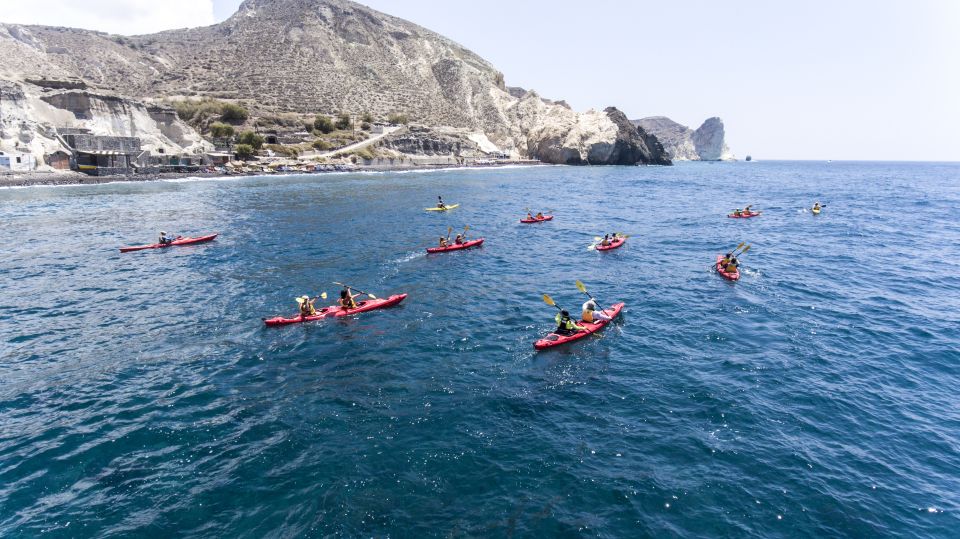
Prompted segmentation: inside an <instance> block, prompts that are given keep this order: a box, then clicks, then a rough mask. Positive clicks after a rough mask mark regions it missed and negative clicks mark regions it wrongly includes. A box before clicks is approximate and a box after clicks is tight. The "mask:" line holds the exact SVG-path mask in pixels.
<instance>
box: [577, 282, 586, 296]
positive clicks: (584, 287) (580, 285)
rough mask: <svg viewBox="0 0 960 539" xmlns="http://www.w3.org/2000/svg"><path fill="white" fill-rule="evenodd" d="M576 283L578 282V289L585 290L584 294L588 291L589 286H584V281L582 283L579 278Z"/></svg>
mask: <svg viewBox="0 0 960 539" xmlns="http://www.w3.org/2000/svg"><path fill="white" fill-rule="evenodd" d="M576 284H577V290H579V291H581V292H583V293H584V294H586V293H587V287H586V286H583V283H582V282H581V281H580V280H579V279H577V283H576Z"/></svg>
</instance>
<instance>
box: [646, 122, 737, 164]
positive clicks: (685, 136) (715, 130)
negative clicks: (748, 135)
mask: <svg viewBox="0 0 960 539" xmlns="http://www.w3.org/2000/svg"><path fill="white" fill-rule="evenodd" d="M633 124H634V125H636V126H638V127H639V128H641V129H644V130H645V131H647V132H649V133H651V134H653V135H655V136H656V138H657V139H658V140H659V141H660V142H661V143H662V144H663V147H664V149H665V150H666V151H667V153H668V154H669V155H670V157H671V158H672V159H673V160H676V161H732V160H734V159H736V157H735V156H734V155H733V153H731V152H730V149H729V148H728V147H727V144H726V141H725V131H724V127H723V120H721V119H720V118H716V117H714V118H708V119H707V120H706V121H705V122H703V125H701V126H700V127H699V128H697V130H696V131H694V130H692V129H690V128H689V127H687V126H685V125H681V124H678V123H677V122H674V121H673V120H671V119H670V118H666V117H664V116H652V117H649V118H643V119H640V120H633Z"/></svg>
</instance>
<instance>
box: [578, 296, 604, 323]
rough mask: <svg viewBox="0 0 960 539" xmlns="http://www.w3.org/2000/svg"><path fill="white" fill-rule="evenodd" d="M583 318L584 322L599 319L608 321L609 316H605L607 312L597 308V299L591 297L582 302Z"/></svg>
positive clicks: (592, 321) (598, 320) (597, 320)
mask: <svg viewBox="0 0 960 539" xmlns="http://www.w3.org/2000/svg"><path fill="white" fill-rule="evenodd" d="M582 310H583V315H582V316H581V318H583V321H584V322H588V323H591V324H592V323H594V322H600V321H609V320H610V317H609V316H607V313H605V312H603V311H600V310H598V309H597V301H596V300H595V299H593V298H590V299H589V300H588V301H587V302H586V303H584V304H583V308H582Z"/></svg>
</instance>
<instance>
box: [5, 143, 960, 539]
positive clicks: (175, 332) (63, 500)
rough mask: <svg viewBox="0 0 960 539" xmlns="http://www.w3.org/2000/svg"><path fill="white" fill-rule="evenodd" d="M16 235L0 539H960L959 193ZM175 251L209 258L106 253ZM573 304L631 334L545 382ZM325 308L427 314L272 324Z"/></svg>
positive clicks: (760, 170) (256, 194)
mask: <svg viewBox="0 0 960 539" xmlns="http://www.w3.org/2000/svg"><path fill="white" fill-rule="evenodd" d="M438 194H442V195H443V196H444V199H445V200H446V201H447V202H448V203H457V202H459V203H461V204H462V205H461V207H460V208H459V209H457V210H456V211H454V212H451V213H448V214H436V213H430V212H425V211H423V209H424V208H425V207H426V206H429V205H431V204H433V203H434V201H435V200H436V196H437V195H438ZM814 200H820V201H821V202H823V203H824V204H826V209H825V210H824V212H823V213H822V214H821V215H819V216H813V215H812V214H811V213H810V212H809V211H806V210H804V208H805V207H809V206H810V205H811V204H812V203H813V201H814ZM750 203H752V204H755V205H756V207H758V208H762V209H763V210H764V211H765V213H764V215H763V216H762V217H760V218H756V219H750V220H734V219H727V218H726V217H725V215H726V213H728V212H729V210H730V209H731V208H733V207H736V206H742V205H744V204H750ZM527 207H529V208H532V209H533V210H534V211H536V210H537V209H551V210H553V213H555V214H556V216H557V218H556V220H555V221H553V222H551V223H545V224H538V225H520V224H519V223H518V222H517V220H518V218H519V217H521V215H523V214H524V213H525V211H524V210H525V208H527ZM0 223H2V229H3V231H4V234H3V237H4V239H5V240H6V241H5V242H4V246H3V249H2V257H0V276H2V280H0V292H2V293H0V536H3V537H34V536H41V535H43V536H48V537H125V536H136V537H172V536H180V537H264V536H268V537H301V536H327V535H344V536H394V537H432V536H453V537H460V536H521V537H523V536H542V537H569V536H586V537H590V536H596V537H643V536H651V537H664V536H681V537H705V536H711V537H960V397H958V390H960V330H958V328H960V278H958V276H960V164H937V163H852V162H834V163H829V164H828V163H816V162H754V163H690V164H680V165H677V166H674V167H640V168H637V167H610V168H603V167H580V168H568V167H537V168H514V169H496V170H458V171H435V172H415V173H406V174H400V173H382V174H343V175H320V176H288V177H269V178H263V177H250V178H240V179H227V180H201V181H185V182H155V183H118V184H108V185H96V186H74V187H33V188H25V189H5V190H0ZM467 224H469V225H470V226H471V232H470V233H471V235H473V236H474V237H479V236H482V237H485V238H486V243H485V245H484V246H483V247H482V248H480V249H476V250H472V251H465V252H458V253H448V254H443V255H431V256H427V255H426V254H425V253H424V247H426V246H428V245H431V244H432V242H433V241H434V240H435V239H436V237H438V236H439V235H441V234H445V233H446V230H447V227H448V226H453V227H455V229H456V228H460V227H463V226H464V225H467ZM161 229H163V230H166V231H168V232H172V233H179V234H184V235H199V234H204V233H209V232H220V233H221V236H220V237H219V238H218V239H217V240H216V241H215V242H213V243H208V244H204V245H197V246H192V247H181V248H172V249H167V250H160V251H146V252H139V253H130V254H123V255H121V254H120V253H119V252H118V251H117V247H120V246H123V245H132V244H138V243H147V242H150V241H152V240H153V238H154V237H155V235H156V232H157V231H158V230H161ZM613 231H621V232H624V233H628V234H630V235H631V237H630V239H629V240H628V242H627V244H626V246H625V247H623V248H622V249H619V250H617V251H612V252H607V253H597V252H594V251H588V250H587V246H588V245H589V244H590V243H591V242H592V240H593V236H595V235H602V234H603V233H606V232H613ZM741 241H746V242H749V243H750V244H751V245H752V249H751V250H750V251H749V252H748V253H747V254H746V255H745V256H744V257H743V259H742V262H743V263H744V275H743V278H742V280H741V281H739V282H737V283H730V282H727V281H725V280H723V279H721V278H720V277H719V276H718V275H717V274H716V273H715V272H714V271H713V269H712V264H713V262H714V260H715V257H716V255H717V254H718V253H721V252H724V251H726V250H729V249H730V248H732V247H733V246H734V245H736V244H738V243H740V242H741ZM576 279H581V280H583V281H584V282H585V283H586V285H587V286H588V287H589V289H590V291H591V292H592V293H593V294H594V295H595V296H596V297H597V299H598V300H600V303H601V304H606V303H613V302H616V301H625V302H626V304H627V307H626V309H625V311H624V313H623V315H622V317H621V318H620V319H619V320H617V321H616V322H615V324H613V325H611V326H608V327H607V328H606V329H605V330H604V331H603V332H602V333H600V334H598V335H596V336H594V337H592V338H590V339H589V340H586V341H583V342H580V343H576V344H573V345H570V346H567V347H565V348H560V349H555V350H550V351H545V352H539V353H537V352H535V351H534V349H533V342H534V341H535V340H536V339H537V338H539V337H540V336H542V335H544V334H545V333H547V332H548V331H549V330H550V329H551V327H552V324H553V321H552V319H553V315H554V313H555V311H554V310H553V309H552V308H551V307H549V306H547V305H545V304H544V303H543V302H542V301H541V299H540V295H541V294H543V293H549V294H551V295H552V296H553V298H554V299H555V300H556V301H557V302H558V303H559V304H561V305H563V306H565V307H567V306H569V307H568V308H569V309H570V310H573V311H576V310H578V309H579V305H580V303H581V302H582V301H583V300H584V299H585V297H584V296H583V295H582V294H580V293H579V292H578V291H577V289H576V288H575V287H574V281H575V280H576ZM332 281H346V282H349V283H353V284H354V285H355V286H357V287H359V288H361V289H363V290H367V291H370V292H373V293H374V294H376V295H379V296H387V295H389V294H392V293H399V292H406V293H408V294H409V297H408V298H407V300H406V301H405V302H403V303H402V304H401V305H400V306H398V307H395V308H392V309H386V310H380V311H374V312H370V313H366V314H363V315H360V316H357V317H355V318H346V319H339V320H329V321H324V322H317V323H310V324H304V325H297V326H290V327H284V328H266V327H264V326H263V324H262V322H261V317H265V316H273V315H277V314H292V313H293V312H294V309H295V303H294V302H293V298H294V297H295V296H298V295H301V294H311V295H316V294H318V293H319V292H321V291H327V292H328V293H330V294H331V296H332V295H334V294H335V293H336V292H337V290H338V289H337V287H336V286H334V285H332V284H331V282H332Z"/></svg>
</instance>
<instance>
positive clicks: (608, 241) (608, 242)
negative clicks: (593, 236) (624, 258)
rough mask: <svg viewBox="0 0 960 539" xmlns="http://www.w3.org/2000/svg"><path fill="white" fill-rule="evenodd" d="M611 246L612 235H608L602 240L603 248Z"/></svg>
mask: <svg viewBox="0 0 960 539" xmlns="http://www.w3.org/2000/svg"><path fill="white" fill-rule="evenodd" d="M609 245H610V234H607V235H605V236H604V237H603V239H602V240H600V246H601V247H608V246H609Z"/></svg>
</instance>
